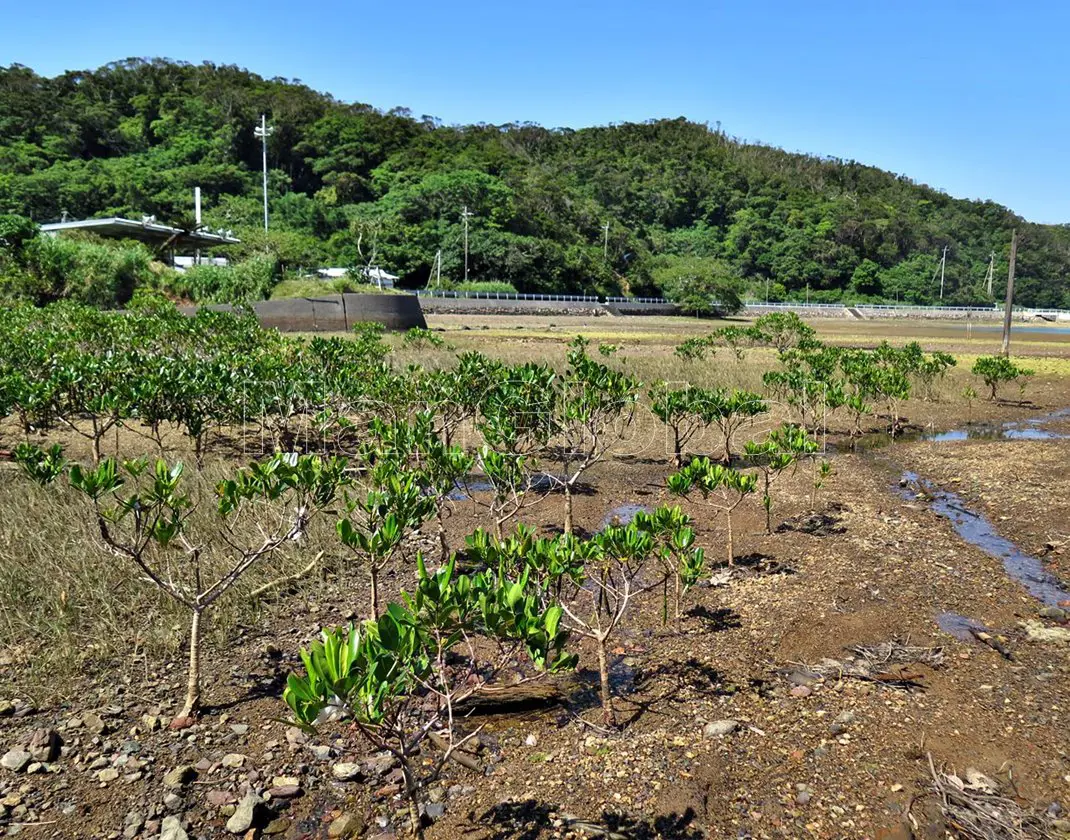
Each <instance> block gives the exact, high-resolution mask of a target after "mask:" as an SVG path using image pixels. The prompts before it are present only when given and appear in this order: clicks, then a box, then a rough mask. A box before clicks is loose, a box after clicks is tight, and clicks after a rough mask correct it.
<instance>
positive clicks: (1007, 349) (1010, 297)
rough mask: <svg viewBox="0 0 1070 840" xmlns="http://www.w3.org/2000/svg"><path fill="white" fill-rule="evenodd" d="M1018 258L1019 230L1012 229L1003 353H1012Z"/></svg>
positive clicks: (1004, 311)
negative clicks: (1013, 307) (1012, 319)
mask: <svg viewBox="0 0 1070 840" xmlns="http://www.w3.org/2000/svg"><path fill="white" fill-rule="evenodd" d="M1017 259H1018V231H1017V230H1013V231H1011V264H1010V268H1009V269H1007V299H1006V301H1005V302H1004V304H1003V355H1004V356H1009V355H1010V354H1011V307H1012V306H1013V305H1014V262H1015V260H1017Z"/></svg>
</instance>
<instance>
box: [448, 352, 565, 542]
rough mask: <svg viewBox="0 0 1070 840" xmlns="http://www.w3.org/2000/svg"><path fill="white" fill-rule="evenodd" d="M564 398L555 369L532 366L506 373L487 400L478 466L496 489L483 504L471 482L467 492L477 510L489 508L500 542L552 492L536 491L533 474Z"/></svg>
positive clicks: (547, 483) (545, 486)
mask: <svg viewBox="0 0 1070 840" xmlns="http://www.w3.org/2000/svg"><path fill="white" fill-rule="evenodd" d="M559 393H560V389H559V387H558V385H557V375H556V373H555V372H554V371H553V369H551V368H549V367H547V366H545V365H537V364H532V363H528V364H523V365H515V366H512V367H508V368H502V369H501V370H500V371H498V372H497V373H496V378H495V380H494V381H492V383H491V385H490V387H489V388H488V389H487V391H486V393H485V394H484V395H483V399H482V401H481V404H480V409H479V413H480V417H479V419H478V421H477V423H476V428H477V429H478V430H479V432H480V433H481V434H482V435H483V439H484V440H485V441H486V443H485V444H484V445H483V446H482V447H481V448H480V449H479V452H478V456H477V462H478V464H479V466H480V467H481V468H482V470H483V473H484V475H485V476H486V479H487V481H488V482H489V483H490V485H491V489H492V494H491V499H490V501H489V502H487V503H484V502H483V501H482V500H481V499H480V497H479V496H478V495H477V494H474V493H472V491H471V487H470V486H469V484H468V482H467V481H466V482H465V490H466V492H467V494H468V496H469V497H470V498H471V499H472V500H473V501H475V502H476V503H477V504H486V506H487V507H489V509H490V513H491V517H492V520H493V523H494V533H495V536H497V537H499V538H500V537H501V536H502V532H503V528H504V525H505V523H506V522H508V521H509V520H510V519H512V518H513V517H514V516H516V515H517V513H519V512H520V510H521V509H522V508H524V507H527V506H529V505H531V504H534V503H535V502H538V501H540V500H541V499H542V498H545V496H546V495H547V494H548V493H549V491H550V489H552V482H551V481H544V482H543V483H542V487H541V491H537V490H536V487H537V484H536V482H535V480H534V471H535V468H536V465H537V463H538V462H537V460H536V459H537V456H538V454H539V453H541V452H544V451H545V450H546V446H547V444H548V443H549V440H550V438H551V437H552V436H553V434H554V432H555V431H556V428H555V426H554V422H555V418H556V409H557V402H558V398H559Z"/></svg>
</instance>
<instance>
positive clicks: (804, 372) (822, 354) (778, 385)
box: [762, 341, 844, 434]
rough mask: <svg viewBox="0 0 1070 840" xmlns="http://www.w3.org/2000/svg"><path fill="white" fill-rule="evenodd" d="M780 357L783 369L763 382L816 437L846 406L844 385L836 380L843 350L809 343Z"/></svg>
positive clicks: (767, 373) (768, 372)
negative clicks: (790, 407)
mask: <svg viewBox="0 0 1070 840" xmlns="http://www.w3.org/2000/svg"><path fill="white" fill-rule="evenodd" d="M805 348H806V349H803V345H800V346H799V347H796V348H793V349H790V350H786V351H785V352H783V353H782V354H781V355H780V363H781V368H780V369H779V370H770V371H766V373H764V374H763V375H762V382H763V383H764V384H765V385H766V387H768V388H770V389H772V391H773V393H774V394H775V395H777V396H778V397H779V398H780V399H782V400H784V402H786V403H787V404H788V405H790V406H792V407H793V408H794V409H795V410H796V411H797V412H798V415H799V425H801V426H802V427H803V428H805V429H808V430H810V431H813V432H814V433H815V434H816V433H817V432H818V431H819V430H821V429H824V428H826V427H827V425H828V419H829V417H830V416H831V415H832V414H833V413H834V412H835V411H836V409H838V408H840V407H841V406H842V405H843V402H844V393H843V382H842V381H841V380H840V379H839V378H838V377H837V376H836V368H837V365H838V363H839V354H840V349H839V348H836V347H828V346H826V345H824V344H821V343H820V342H816V341H815V342H813V343H812V344H811V343H809V342H808V343H807V344H806V345H805Z"/></svg>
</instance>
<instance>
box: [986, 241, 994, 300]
mask: <svg viewBox="0 0 1070 840" xmlns="http://www.w3.org/2000/svg"><path fill="white" fill-rule="evenodd" d="M995 270H996V252H995V251H993V252H992V253H990V254H989V255H988V274H986V275H985V283H986V284H987V285H988V296H989V297H992V276H993V274H994V273H995Z"/></svg>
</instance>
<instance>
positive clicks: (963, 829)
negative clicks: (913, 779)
mask: <svg viewBox="0 0 1070 840" xmlns="http://www.w3.org/2000/svg"><path fill="white" fill-rule="evenodd" d="M928 759H929V774H930V776H931V778H932V789H933V792H934V793H935V794H936V796H937V798H938V799H939V802H940V810H941V811H942V812H943V814H944V817H945V818H946V820H947V822H948V825H949V827H950V828H952V829H954V831H955V832H956V834H957V835H959V836H961V837H968V838H971V840H1051V839H1053V838H1055V837H1056V836H1057V835H1056V833H1055V829H1054V826H1053V825H1052V820H1051V818H1049V817H1048V816H1047V815H1046V814H1042V813H1038V812H1035V811H1028V810H1026V809H1025V808H1023V807H1022V806H1021V805H1019V804H1018V802H1016V801H1015V800H1014V799H1011V798H1009V797H1007V796H1004V795H1003V794H1001V793H1000V791H999V788H998V787H997V786H996V784H995V783H994V782H993V781H992V780H991V779H989V778H987V777H985V776H983V775H981V774H980V773H977V771H970V770H967V771H966V780H965V781H964V780H962V779H960V778H959V777H958V776H956V775H955V774H954V773H945V772H944V771H942V770H937V769H936V765H935V764H934V763H933V757H932V754H929V755H928Z"/></svg>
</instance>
